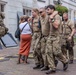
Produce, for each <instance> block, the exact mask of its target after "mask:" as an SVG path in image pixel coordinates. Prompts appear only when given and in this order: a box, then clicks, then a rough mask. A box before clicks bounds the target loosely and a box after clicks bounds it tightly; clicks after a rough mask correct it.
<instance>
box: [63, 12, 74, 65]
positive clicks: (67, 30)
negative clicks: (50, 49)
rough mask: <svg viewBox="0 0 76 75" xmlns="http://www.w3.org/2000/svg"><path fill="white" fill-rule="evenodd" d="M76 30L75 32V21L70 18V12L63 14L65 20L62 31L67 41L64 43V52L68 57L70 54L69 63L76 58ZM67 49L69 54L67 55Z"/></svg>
mask: <svg viewBox="0 0 76 75" xmlns="http://www.w3.org/2000/svg"><path fill="white" fill-rule="evenodd" d="M74 32H75V27H74V24H73V22H72V21H71V20H70V19H68V13H64V14H63V22H62V33H63V36H64V38H62V39H64V41H65V44H63V45H62V52H63V54H64V55H65V56H66V57H68V56H69V63H70V64H72V63H73V59H74V51H73V46H74V39H73V36H74ZM67 51H68V54H69V55H67Z"/></svg>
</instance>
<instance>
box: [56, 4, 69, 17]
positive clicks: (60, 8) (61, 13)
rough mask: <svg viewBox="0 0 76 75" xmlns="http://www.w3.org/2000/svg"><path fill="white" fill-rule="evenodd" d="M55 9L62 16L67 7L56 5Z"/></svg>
mask: <svg viewBox="0 0 76 75" xmlns="http://www.w3.org/2000/svg"><path fill="white" fill-rule="evenodd" d="M56 10H57V11H58V12H59V14H60V16H62V15H63V13H64V12H68V9H67V7H65V6H61V5H57V6H56Z"/></svg>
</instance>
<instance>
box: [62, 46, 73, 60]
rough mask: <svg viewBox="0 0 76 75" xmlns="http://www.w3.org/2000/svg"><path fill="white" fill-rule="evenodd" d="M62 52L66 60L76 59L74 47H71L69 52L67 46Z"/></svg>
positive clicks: (63, 47)
mask: <svg viewBox="0 0 76 75" xmlns="http://www.w3.org/2000/svg"><path fill="white" fill-rule="evenodd" d="M61 50H62V53H63V55H65V56H66V58H68V59H69V60H73V59H74V51H73V47H69V49H68V50H67V49H66V47H65V46H62V47H61Z"/></svg>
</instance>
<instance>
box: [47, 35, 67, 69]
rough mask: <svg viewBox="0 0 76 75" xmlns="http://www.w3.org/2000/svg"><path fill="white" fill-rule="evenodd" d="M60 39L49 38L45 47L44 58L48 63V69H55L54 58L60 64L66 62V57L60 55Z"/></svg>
mask: <svg viewBox="0 0 76 75" xmlns="http://www.w3.org/2000/svg"><path fill="white" fill-rule="evenodd" d="M59 39H60V38H59V37H54V36H49V37H48V40H47V45H46V56H47V61H48V66H49V68H50V69H52V70H54V69H56V67H55V62H54V61H55V57H56V58H57V59H59V60H60V61H61V62H62V63H66V62H68V60H67V59H66V57H65V56H64V55H63V54H62V51H61V46H60V40H59Z"/></svg>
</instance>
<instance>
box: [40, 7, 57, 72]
mask: <svg viewBox="0 0 76 75" xmlns="http://www.w3.org/2000/svg"><path fill="white" fill-rule="evenodd" d="M39 12H40V22H41V33H42V38H41V54H42V58H43V60H44V67H43V68H41V71H43V70H48V69H49V68H48V65H47V59H46V51H45V49H46V44H47V43H46V41H47V38H48V35H49V30H50V23H49V16H48V15H47V13H46V9H45V8H40V10H39ZM57 13H58V12H57V11H55V12H54V13H53V14H52V15H51V16H50V17H53V16H54V15H56V14H57Z"/></svg>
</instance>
